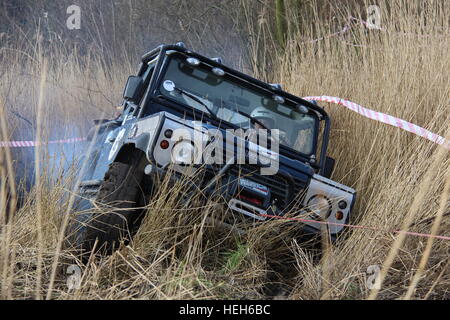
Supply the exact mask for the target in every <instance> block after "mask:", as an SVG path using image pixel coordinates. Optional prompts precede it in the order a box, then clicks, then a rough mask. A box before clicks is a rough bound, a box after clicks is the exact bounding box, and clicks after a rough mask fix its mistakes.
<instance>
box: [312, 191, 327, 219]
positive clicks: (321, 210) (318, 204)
mask: <svg viewBox="0 0 450 320" xmlns="http://www.w3.org/2000/svg"><path fill="white" fill-rule="evenodd" d="M306 205H307V207H308V209H309V210H310V211H311V212H312V213H313V215H314V216H315V218H321V219H323V220H325V219H327V218H328V217H329V216H330V213H331V202H330V200H328V198H327V197H325V196H324V195H321V194H316V195H314V196H312V197H311V198H309V200H308V202H307V204H306Z"/></svg>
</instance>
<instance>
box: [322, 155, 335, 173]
mask: <svg viewBox="0 0 450 320" xmlns="http://www.w3.org/2000/svg"><path fill="white" fill-rule="evenodd" d="M334 163H335V160H334V159H333V158H331V157H326V158H325V167H324V169H323V176H324V177H325V178H330V177H331V174H332V173H333V169H334Z"/></svg>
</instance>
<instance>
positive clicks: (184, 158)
mask: <svg viewBox="0 0 450 320" xmlns="http://www.w3.org/2000/svg"><path fill="white" fill-rule="evenodd" d="M194 155H195V146H194V145H193V144H192V142H191V141H187V140H182V141H179V142H177V143H175V145H174V146H173V149H172V162H173V163H175V164H192V163H193V162H194Z"/></svg>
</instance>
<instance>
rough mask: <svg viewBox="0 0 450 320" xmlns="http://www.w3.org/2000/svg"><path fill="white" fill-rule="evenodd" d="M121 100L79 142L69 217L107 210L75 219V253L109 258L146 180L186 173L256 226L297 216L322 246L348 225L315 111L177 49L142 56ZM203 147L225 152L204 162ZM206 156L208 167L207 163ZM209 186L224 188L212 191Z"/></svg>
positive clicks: (325, 133)
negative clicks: (85, 148)
mask: <svg viewBox="0 0 450 320" xmlns="http://www.w3.org/2000/svg"><path fill="white" fill-rule="evenodd" d="M123 98H124V100H123V106H122V113H121V114H120V116H118V117H117V118H116V119H114V120H102V121H100V122H99V121H97V122H96V126H95V128H94V129H93V130H91V132H90V134H89V136H88V140H91V148H90V152H89V154H88V155H87V161H86V163H87V165H86V168H85V170H83V172H82V173H81V176H82V178H81V180H80V181H81V182H80V183H79V190H78V194H79V196H80V199H79V200H80V201H78V204H77V207H76V209H77V210H85V209H87V208H89V207H92V202H93V201H97V202H99V203H103V204H109V203H111V207H110V208H111V210H110V211H109V212H107V214H98V216H95V214H91V216H90V217H89V219H88V220H89V222H86V221H88V220H85V221H84V223H83V222H82V221H80V219H76V223H77V224H78V226H80V225H83V227H81V228H79V230H78V231H77V233H76V245H77V246H81V247H83V249H84V250H87V251H88V252H90V251H92V249H93V246H94V243H96V247H95V248H103V249H104V250H105V251H106V252H107V253H111V252H112V251H113V250H114V249H115V248H117V245H118V243H119V242H120V239H121V238H122V237H126V235H130V234H131V235H132V234H133V233H134V232H135V231H136V229H137V228H138V227H139V224H140V221H141V219H142V214H138V210H137V209H136V208H138V207H141V206H142V205H143V204H145V201H144V199H145V198H149V197H151V195H152V193H154V190H153V189H154V186H155V185H156V184H155V183H154V182H155V179H161V177H162V176H164V174H165V173H167V172H170V174H171V175H173V177H179V176H180V175H184V174H187V173H186V172H187V171H185V168H186V167H187V165H190V166H192V165H193V166H197V167H199V166H203V167H205V170H208V172H209V173H210V174H209V175H204V177H205V179H204V181H202V182H201V184H200V185H199V188H203V189H202V192H204V191H205V190H206V191H208V190H213V189H214V190H217V188H221V195H222V196H224V198H225V204H226V205H227V206H228V208H229V210H230V212H232V213H233V214H234V215H239V216H242V217H244V218H246V219H253V220H254V221H258V220H261V222H262V221H263V220H269V219H273V218H274V217H277V216H284V215H285V214H286V213H287V212H290V213H292V212H296V213H298V214H300V213H302V214H304V217H305V216H306V217H307V218H306V219H305V220H304V221H303V224H302V228H303V230H304V231H305V232H306V233H311V234H314V233H317V232H319V231H320V230H321V226H323V225H324V224H323V223H320V222H324V221H325V222H328V224H327V230H328V232H329V234H330V235H331V237H332V238H335V237H336V235H337V234H338V233H339V232H340V231H342V229H343V226H342V224H344V223H345V222H347V221H348V218H349V215H350V211H351V210H352V207H353V204H354V202H355V196H356V194H355V190H353V189H352V188H349V187H347V186H344V185H342V184H339V183H337V182H334V181H332V180H330V179H329V178H330V176H331V173H332V170H333V166H334V160H333V159H332V158H329V157H327V156H326V152H327V146H328V138H329V132H330V119H329V117H328V115H327V113H326V112H325V111H324V110H323V109H322V108H321V107H319V106H318V105H317V104H315V103H312V102H311V101H306V100H303V99H301V98H299V97H296V96H293V95H291V94H289V93H287V92H284V91H282V89H281V86H280V85H278V84H268V83H265V82H262V81H259V80H257V79H254V78H252V77H250V76H248V75H246V74H243V73H241V72H238V71H236V70H233V69H231V68H229V67H227V66H225V65H223V64H222V61H221V59H220V58H212V59H211V58H207V57H204V56H202V55H200V54H197V53H195V52H192V51H190V50H188V49H186V48H185V46H184V44H182V43H177V44H176V45H161V46H159V47H157V48H155V49H153V50H152V51H150V52H148V53H147V54H145V55H144V56H143V57H142V61H141V63H140V66H139V70H138V72H137V75H135V76H130V77H129V79H128V82H127V84H126V86H125V90H124V94H123ZM255 128H258V129H259V130H261V129H262V130H263V131H264V130H266V131H267V132H268V138H267V139H266V141H263V139H259V138H258V139H256V140H252V139H250V138H249V135H246V132H247V131H251V130H252V129H253V130H254V129H255ZM242 133H244V134H242ZM189 136H190V137H189ZM192 137H193V138H192ZM218 137H219V138H220V139H217V138H218ZM214 141H215V142H214ZM217 141H220V143H217ZM213 144H214V145H215V147H214V148H213V149H214V150H215V151H217V149H220V147H223V150H225V151H224V152H223V153H220V152H219V154H220V155H219V156H218V155H217V154H213V152H210V150H209V151H208V148H210V149H211V146H212V145H213ZM239 146H240V147H239ZM219 151H220V150H219ZM207 153H208V154H209V158H211V157H212V158H214V159H215V161H207V160H208V159H205V154H207ZM216 153H217V152H216ZM194 158H195V159H194ZM238 158H239V159H238ZM198 159H200V161H196V160H198ZM194 160H195V161H194ZM209 160H210V159H209ZM221 160H223V161H221ZM238 160H241V161H238ZM169 167H170V168H171V169H170V170H168V168H169ZM218 176H220V177H221V178H222V179H216V178H217V177H218ZM219 181H226V183H225V184H223V185H222V186H218V185H217V184H218V183H220V182H219ZM92 215H94V216H92ZM316 221H318V222H316ZM80 223H81V224H80Z"/></svg>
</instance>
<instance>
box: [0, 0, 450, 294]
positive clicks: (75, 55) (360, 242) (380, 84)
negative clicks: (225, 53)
mask: <svg viewBox="0 0 450 320" xmlns="http://www.w3.org/2000/svg"><path fill="white" fill-rule="evenodd" d="M245 3H246V2H245V1H244V2H242V5H243V11H242V12H244V13H246V14H244V15H243V18H242V19H245V17H247V20H245V21H244V23H243V25H245V26H246V28H248V30H251V32H252V35H253V37H252V38H251V40H250V41H249V42H247V43H248V48H246V50H248V52H249V53H250V54H249V57H250V58H249V64H248V65H249V66H250V67H248V68H247V69H251V70H252V71H251V72H252V73H253V74H254V75H255V76H256V77H257V78H261V79H264V80H268V81H270V82H277V83H282V84H283V86H284V89H285V90H286V91H288V92H291V93H293V94H295V95H298V96H311V95H330V96H337V97H342V98H344V99H348V100H351V101H354V102H357V103H359V104H361V105H363V106H365V107H367V108H371V109H374V110H377V111H381V112H385V113H387V114H390V115H393V116H396V117H399V118H402V119H405V120H407V121H410V122H412V123H415V124H417V125H420V126H422V127H423V128H426V129H428V130H430V131H432V132H434V133H437V134H440V135H442V136H446V137H447V139H449V138H450V130H449V115H450V113H449V73H448V70H450V55H449V52H450V45H449V44H450V42H449V41H448V39H449V38H448V37H449V24H448V12H449V9H450V3H449V2H446V1H427V2H426V4H423V3H422V1H407V0H403V1H402V0H397V1H390V2H389V3H390V6H389V8H386V7H385V6H383V5H381V8H382V17H383V19H382V27H383V30H382V31H377V30H370V31H369V30H367V29H365V28H363V27H361V26H358V25H355V26H354V27H353V28H352V29H351V31H350V32H348V33H346V34H345V35H343V36H340V37H329V38H325V39H323V40H321V41H318V42H314V43H311V42H308V39H314V38H318V34H319V35H327V34H332V33H333V32H335V31H336V30H337V29H338V28H335V27H332V26H331V25H324V24H322V23H321V20H320V18H319V17H318V16H317V17H316V18H315V19H312V20H311V22H310V23H309V24H308V25H306V24H303V25H302V23H301V22H300V21H298V20H297V19H298V17H296V16H291V15H288V16H287V21H288V25H289V26H293V25H302V27H300V28H298V30H295V29H293V28H292V27H290V29H289V30H290V32H289V34H288V38H287V40H286V45H285V48H284V49H283V50H281V49H280V48H279V47H277V44H276V43H275V40H274V39H273V37H271V36H270V34H268V32H269V31H268V30H270V28H271V26H270V25H269V23H268V22H267V19H266V18H267V17H266V16H265V14H266V15H267V13H264V11H261V12H262V13H259V14H258V15H257V17H256V18H255V19H251V18H248V15H251V14H252V13H251V10H250V9H249V8H248V7H246V4H245ZM287 3H290V2H289V1H288V2H287ZM419 4H420V5H419ZM350 10H351V9H350V8H348V9H347V8H345V9H344V8H341V11H340V12H338V13H339V16H338V18H339V19H340V20H339V21H340V22H342V23H345V20H346V19H345V17H347V16H348V15H349V14H350V13H352V12H351V11H350ZM313 14H314V12H313ZM353 15H355V14H353ZM341 25H342V24H341ZM249 32H250V31H249ZM35 35H36V36H35V37H29V38H27V40H25V39H22V40H21V42H19V43H16V44H15V45H10V44H8V45H4V44H3V43H1V42H0V60H1V64H2V68H1V70H0V119H1V122H0V125H1V132H0V141H4V140H14V139H17V140H22V139H23V140H31V139H34V138H38V139H39V138H40V139H42V140H44V141H45V140H47V139H55V138H57V139H62V138H64V137H75V136H83V135H85V134H86V132H87V130H88V129H89V126H90V125H91V119H98V118H102V117H111V116H112V115H113V114H114V112H115V106H116V105H118V104H119V103H120V101H121V94H122V92H123V85H124V83H125V81H126V78H127V77H128V75H130V74H133V73H134V72H135V67H136V64H137V61H138V59H139V57H138V56H136V57H134V58H133V59H134V61H135V62H136V63H129V62H128V60H120V59H116V60H112V61H111V62H109V63H105V61H104V60H103V56H102V55H101V54H99V53H98V52H93V53H92V54H90V53H88V54H83V55H81V54H79V52H78V51H76V50H75V49H70V50H67V49H65V48H64V46H63V45H59V44H54V45H52V46H50V47H44V46H43V45H42V44H41V42H40V40H39V39H40V38H39V30H36V34H35ZM262 55H264V56H265V57H266V59H262V58H261V56H262ZM226 61H227V60H226V59H225V62H226ZM321 105H322V106H324V107H325V109H326V110H327V112H329V114H330V115H331V119H332V132H331V140H330V146H329V154H330V155H331V156H332V157H334V158H335V159H336V169H335V172H334V173H333V177H332V178H333V179H334V180H336V181H339V182H342V183H344V184H346V185H349V186H351V187H353V188H355V189H356V190H357V192H358V198H357V203H356V206H355V208H354V214H353V216H352V217H351V220H350V223H351V224H355V225H363V226H371V227H376V228H379V231H373V230H366V229H349V230H347V231H346V232H344V234H343V235H342V239H341V241H339V242H338V243H337V244H336V245H333V246H330V245H328V244H327V243H326V242H324V245H323V248H322V249H323V250H322V254H320V255H319V254H317V252H315V251H313V250H310V249H308V248H307V247H306V246H305V245H304V244H302V243H299V242H297V241H295V238H292V237H291V236H290V234H291V231H292V230H293V229H294V228H295V226H293V225H292V223H288V222H286V221H273V222H269V223H266V224H264V225H261V226H257V227H253V228H250V230H249V231H248V234H247V235H245V236H241V237H239V236H235V235H233V234H231V233H227V232H223V231H218V230H217V228H216V227H215V226H212V225H210V224H209V223H208V222H207V220H206V217H211V216H213V215H217V214H220V213H221V212H220V210H217V208H216V207H214V206H213V201H211V205H207V206H206V207H200V208H192V207H191V208H189V209H187V208H180V205H179V204H178V203H177V201H178V200H177V199H178V197H177V196H176V194H177V192H178V191H179V190H178V189H177V188H173V189H170V190H164V191H162V192H161V194H162V195H163V194H174V196H173V197H169V198H168V199H167V198H165V197H163V196H160V197H156V198H155V199H153V201H152V202H151V203H150V204H149V205H148V209H147V210H148V212H147V215H146V217H145V220H144V222H143V225H142V227H141V228H140V230H139V232H138V234H137V235H136V237H135V239H134V241H133V243H132V244H131V245H129V246H123V247H122V248H121V249H120V250H119V251H117V252H116V253H114V254H113V255H112V256H110V257H104V258H101V259H92V260H91V261H90V263H88V264H87V265H86V266H81V265H80V267H81V269H82V278H81V286H80V288H79V289H72V290H69V289H68V287H67V285H66V281H67V278H68V275H67V274H65V273H66V271H67V270H66V269H65V267H64V265H63V262H65V261H67V258H68V257H70V254H71V253H70V251H68V250H65V249H62V250H61V251H60V249H61V248H62V237H61V235H62V234H63V229H64V228H65V225H66V222H67V221H66V220H67V219H64V217H67V212H68V211H69V205H70V199H71V186H72V185H73V181H74V177H75V176H76V172H77V171H78V170H79V165H74V164H72V165H71V162H70V161H71V160H73V159H74V157H73V156H74V155H73V152H72V153H71V152H68V151H67V148H66V149H61V150H60V152H57V151H55V148H54V149H52V151H51V152H48V150H47V149H46V148H45V147H41V148H36V149H27V150H26V151H25V152H23V151H20V152H19V151H18V150H15V149H7V148H0V213H1V219H2V221H1V224H0V237H1V246H0V287H1V295H0V297H2V298H8V299H34V298H52V299H256V298H258V299H265V298H274V297H275V298H282V299H367V298H369V299H449V298H450V272H449V271H450V268H449V249H450V242H449V241H448V240H442V239H432V238H424V237H415V236H410V235H405V234H398V233H397V234H395V233H392V232H389V231H390V230H409V231H414V232H420V233H427V234H430V233H431V234H439V235H446V236H449V235H450V220H449V216H448V214H449V206H448V205H449V186H450V176H449V174H450V171H449V154H448V149H445V148H443V147H441V146H438V145H437V144H433V143H432V142H430V141H428V140H425V139H423V138H420V137H417V136H414V135H413V134H411V133H408V132H405V131H402V130H400V129H397V128H394V127H390V126H387V125H384V124H381V123H377V122H375V121H372V120H369V119H366V118H364V117H361V116H360V115H358V114H356V113H354V112H352V111H350V110H347V109H345V108H344V107H342V106H338V105H332V104H328V103H322V104H321ZM17 114H19V115H20V116H17ZM23 118H26V119H27V120H28V122H29V123H28V122H27V121H25V120H23ZM72 147H73V146H72ZM72 147H69V149H70V148H72ZM72 151H73V150H72ZM55 154H56V156H55ZM75 155H76V157H75V158H77V159H78V156H79V155H80V154H79V153H78V152H77V153H76V154H75ZM67 162H69V165H67ZM30 163H33V164H32V165H31V164H30ZM13 166H15V167H16V168H18V169H16V170H14V169H13ZM33 172H38V174H37V175H36V177H35V180H34V182H35V183H34V185H33V187H32V188H31V190H28V191H27V195H26V198H25V200H24V202H23V205H22V206H21V207H20V208H19V209H18V210H17V212H16V214H15V215H13V218H12V219H9V220H8V222H6V216H7V215H6V212H7V198H8V199H10V200H11V199H12V200H14V199H15V198H17V193H15V192H14V191H12V190H16V189H18V188H19V186H16V185H18V184H19V182H20V181H18V180H19V179H16V178H15V177H16V176H18V177H20V178H23V177H24V175H26V174H27V175H30V174H33ZM16 187H17V188H16ZM12 202H14V201H12ZM10 203H11V201H10ZM8 209H11V206H9V207H8ZM12 209H14V208H12ZM373 265H378V266H379V267H380V268H381V281H382V282H381V286H380V289H379V290H378V289H375V290H370V289H369V288H368V287H367V285H366V283H367V280H368V277H369V276H370V275H369V274H368V273H367V269H368V267H369V266H373ZM50 289H51V290H50Z"/></svg>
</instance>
